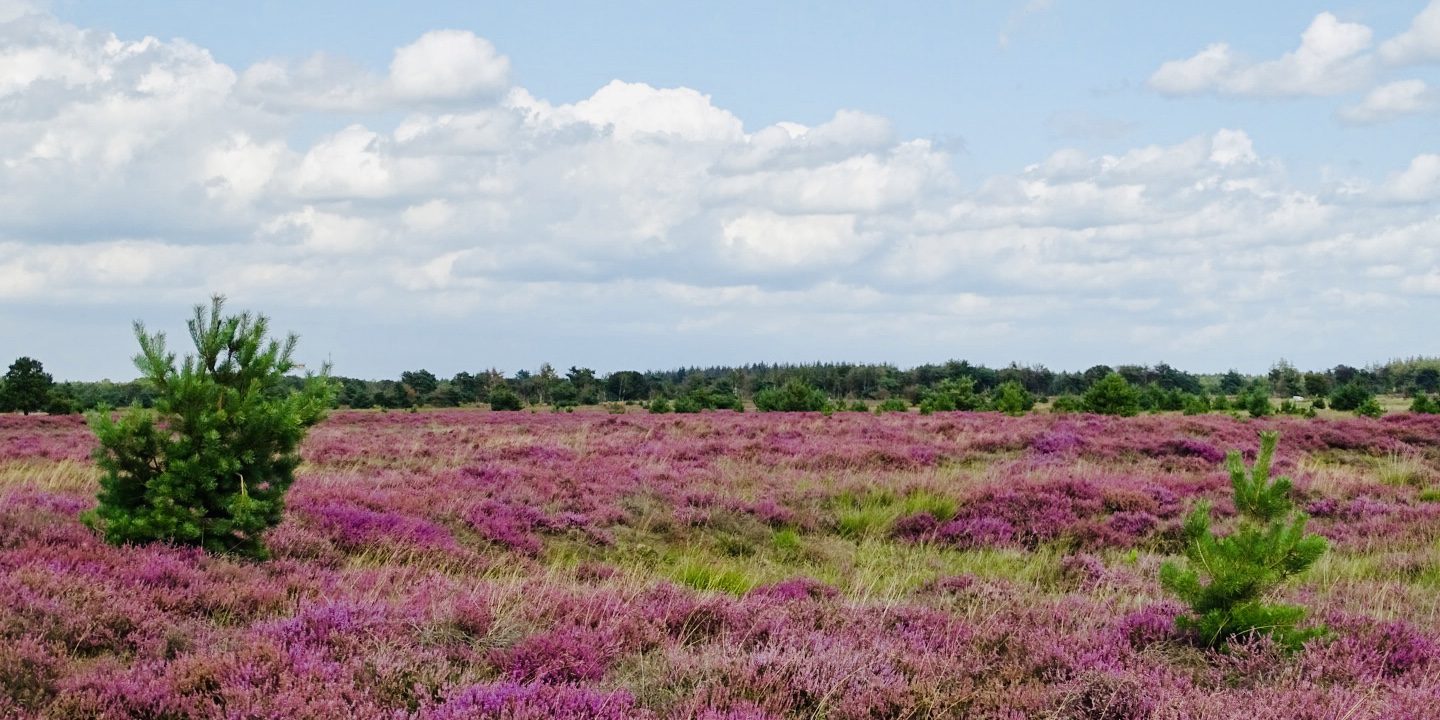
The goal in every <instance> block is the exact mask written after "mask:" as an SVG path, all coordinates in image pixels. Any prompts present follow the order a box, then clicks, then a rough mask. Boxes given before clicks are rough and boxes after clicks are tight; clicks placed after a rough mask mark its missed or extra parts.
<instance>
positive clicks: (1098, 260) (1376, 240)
mask: <svg viewBox="0 0 1440 720" xmlns="http://www.w3.org/2000/svg"><path fill="white" fill-rule="evenodd" d="M1434 7H1435V6H1433V5H1432V7H1431V9H1430V10H1427V11H1426V12H1427V13H1430V12H1431V11H1433V10H1434ZM1426 22H1427V23H1428V22H1429V21H1428V20H1427V21H1426ZM1416 27H1417V28H1421V29H1420V30H1414V29H1412V30H1411V31H1410V33H1411V34H1416V35H1415V36H1416V37H1421V36H1422V35H1423V36H1424V37H1429V35H1428V34H1426V33H1429V32H1430V30H1428V29H1426V28H1429V27H1430V26H1429V25H1425V26H1424V28H1422V27H1421V20H1420V19H1417V21H1416ZM1406 37H1409V35H1405V36H1401V37H1400V38H1396V39H1393V40H1391V41H1387V42H1386V43H1384V44H1382V45H1381V46H1380V48H1381V49H1380V51H1379V52H1380V53H1381V55H1383V56H1384V57H1386V58H1404V59H1406V61H1407V62H1408V61H1410V59H1412V58H1416V57H1422V56H1424V55H1423V54H1424V52H1428V51H1427V50H1425V48H1428V47H1429V46H1428V45H1425V43H1424V42H1422V41H1421V40H1404V41H1403V42H1400V41H1401V40H1402V39H1403V38H1406ZM1395 43H1398V44H1395ZM1371 45H1372V42H1371V37H1370V32H1369V31H1368V29H1365V28H1363V27H1362V26H1357V25H1354V24H1350V23H1343V22H1340V21H1338V20H1336V19H1335V18H1334V17H1333V16H1329V15H1322V16H1321V17H1320V18H1317V19H1316V21H1315V22H1314V23H1312V25H1311V26H1310V28H1309V29H1307V30H1306V31H1305V34H1304V36H1303V38H1302V42H1301V45H1300V47H1299V48H1298V49H1297V50H1295V51H1294V52H1292V53H1289V54H1287V55H1285V56H1284V57H1282V58H1280V59H1278V60H1274V61H1262V62H1247V61H1244V60H1241V59H1238V58H1237V57H1236V56H1235V55H1234V54H1233V52H1232V51H1231V50H1229V49H1228V48H1227V47H1225V46H1223V45H1217V46H1212V47H1211V48H1210V49H1207V50H1205V51H1203V52H1202V53H1200V54H1199V55H1196V56H1195V57H1192V58H1190V59H1187V60H1183V61H1177V62H1176V63H1167V64H1166V65H1165V66H1164V67H1162V68H1161V69H1160V70H1159V71H1157V72H1156V74H1155V77H1154V78H1152V84H1153V85H1154V86H1156V87H1157V88H1158V89H1160V90H1162V91H1165V92H1173V93H1189V92H1226V93H1236V94H1263V93H1267V92H1283V93H1311V94H1324V93H1331V92H1338V91H1340V90H1342V89H1345V88H1353V87H1356V86H1357V84H1359V83H1361V81H1362V80H1363V79H1364V78H1365V77H1366V76H1367V73H1369V72H1371V66H1372V65H1373V63H1374V62H1375V60H1374V58H1373V51H1372V50H1370V48H1371ZM0 47H3V48H4V49H3V50H0V107H3V112H0V163H3V167H4V168H5V170H4V172H3V173H0V319H8V320H9V322H10V323H11V326H12V327H13V328H18V330H17V336H18V334H20V333H24V334H33V333H35V332H37V331H38V330H37V329H38V328H41V327H42V326H44V325H45V323H46V322H47V320H46V317H45V316H44V315H43V314H42V313H40V312H38V311H37V309H43V310H45V312H54V313H61V314H63V312H62V311H61V310H55V308H61V309H63V308H66V307H71V308H77V307H78V308H84V307H93V306H94V305H95V304H97V303H105V304H109V305H113V306H117V307H124V308H139V307H146V308H148V307H161V306H164V307H179V308H183V307H185V306H188V305H189V304H191V303H193V302H196V301H197V300H198V299H202V298H204V297H205V296H206V294H208V293H209V292H211V291H215V290H220V291H224V292H227V293H229V294H230V295H231V296H232V297H234V298H235V300H236V301H237V302H238V303H241V304H244V305H247V306H255V307H260V308H262V309H264V310H266V311H267V312H270V313H272V314H278V315H283V314H285V313H288V314H289V315H290V316H291V317H294V318H297V319H299V324H301V325H304V324H305V322H307V321H306V320H305V318H307V317H313V318H316V319H315V320H313V321H310V322H311V323H312V324H320V323H322V322H324V323H331V322H338V323H346V325H345V327H346V328H350V330H348V331H347V330H337V331H336V333H335V337H336V338H341V337H344V336H345V334H346V332H349V333H351V335H350V338H351V341H352V345H349V346H347V345H344V344H341V343H340V342H339V341H338V340H336V341H335V342H334V343H332V344H331V345H327V348H328V349H330V350H331V351H333V352H336V353H337V354H339V355H340V357H337V358H336V360H337V363H339V364H340V370H341V371H342V372H348V373H351V374H360V375H366V374H370V375H379V374H384V373H388V372H391V371H392V370H394V369H396V368H394V367H392V366H393V365H395V364H397V363H404V362H410V361H411V358H412V356H411V355H405V354H404V353H405V352H406V351H410V352H413V353H415V354H422V353H423V354H428V356H429V357H431V358H432V359H431V360H429V361H424V360H421V362H424V363H426V364H430V365H432V366H434V367H436V368H437V369H439V370H441V371H444V370H445V366H446V365H449V366H451V371H453V370H458V369H463V368H472V367H478V366H480V365H482V364H489V363H497V362H498V363H504V362H505V360H504V359H503V358H504V357H510V358H519V360H517V362H533V363H536V364H538V362H539V361H541V360H544V359H552V358H553V359H554V360H555V361H557V362H567V363H568V362H571V361H573V362H578V363H581V364H586V363H588V364H592V365H595V366H598V367H602V368H605V367H610V368H613V367H616V366H621V365H636V366H640V367H651V366H664V365H672V364H679V363H681V362H707V361H712V360H713V361H715V362H722V361H725V362H728V361H738V360H742V359H756V360H814V359H840V358H853V359H873V360H890V361H896V362H902V363H906V362H918V361H925V360H938V359H943V358H948V357H959V356H968V357H972V358H975V359H979V360H982V361H991V362H995V361H1000V362H1003V361H1005V360H1008V359H1019V360H1022V361H1045V362H1049V363H1051V364H1052V365H1059V366H1064V367H1083V366H1085V365H1088V364H1090V363H1093V362H1101V361H1106V362H1126V361H1155V360H1160V359H1168V360H1171V361H1172V362H1180V363H1182V364H1189V365H1192V366H1199V367H1216V368H1221V369H1223V368H1224V367H1228V366H1231V365H1241V366H1245V365H1247V364H1249V365H1251V366H1255V365H1259V364H1261V363H1268V362H1269V361H1271V360H1273V359H1274V358H1276V357H1279V356H1281V355H1287V356H1289V357H1291V358H1292V359H1296V358H1299V359H1302V360H1303V359H1304V358H1305V357H1307V354H1308V356H1313V357H1315V358H1320V359H1322V361H1328V362H1338V361H1340V360H1341V359H1342V358H1341V357H1339V355H1341V354H1344V357H1343V359H1346V360H1350V361H1355V360H1361V361H1363V360H1368V359H1378V358H1381V357H1382V356H1383V355H1384V353H1385V352H1387V351H1389V350H1390V349H1391V348H1395V347H1401V346H1403V343H1404V342H1405V341H1407V340H1408V338H1407V337H1404V333H1403V332H1401V331H1399V330H1398V329H1397V328H1400V327H1402V326H1404V324H1405V322H1406V319H1407V318H1408V319H1413V320H1419V319H1421V318H1424V317H1428V315H1429V314H1430V313H1428V312H1427V311H1426V308H1427V307H1433V303H1434V302H1436V297H1435V296H1436V295H1437V294H1440V282H1437V281H1436V278H1437V277H1440V246H1437V244H1436V243H1435V242H1434V241H1433V238H1435V237H1437V236H1440V234H1437V231H1440V216H1437V215H1436V213H1435V211H1434V209H1433V207H1430V206H1428V205H1427V204H1426V203H1427V202H1430V201H1433V200H1434V199H1436V198H1437V197H1440V163H1437V161H1436V157H1435V156H1434V155H1427V154H1421V155H1417V156H1416V157H1415V158H1414V161H1413V162H1412V163H1411V164H1410V165H1409V166H1408V167H1405V168H1396V169H1395V172H1394V174H1393V175H1392V177H1390V178H1389V179H1388V180H1387V181H1385V182H1384V183H1380V184H1376V185H1375V186H1373V187H1371V186H1365V185H1363V184H1361V185H1356V184H1348V185H1345V186H1344V187H1343V188H1341V187H1336V188H1331V189H1327V188H1328V187H1329V186H1325V185H1324V184H1323V183H1315V182H1306V181H1305V180H1306V179H1304V178H1302V179H1299V180H1298V181H1297V180H1296V179H1294V178H1292V177H1290V174H1289V172H1288V170H1287V168H1286V167H1285V165H1284V163H1282V162H1281V161H1280V160H1279V159H1277V158H1274V157H1270V156H1267V155H1266V153H1265V151H1264V148H1263V146H1261V145H1260V144H1258V143H1257V142H1256V141H1255V140H1254V139H1252V138H1251V137H1250V135H1249V134H1248V133H1247V132H1245V130H1243V129H1240V128H1217V129H1215V130H1213V131H1211V132H1206V133H1202V134H1199V135H1196V136H1193V137H1189V138H1176V139H1175V140H1174V141H1173V142H1171V143H1168V144H1160V145H1152V146H1144V147H1136V148H1133V149H1131V150H1128V151H1126V152H1120V153H1115V154H1088V153H1085V152H1081V151H1079V150H1063V151H1060V152H1056V153H1054V154H1053V155H1051V156H1050V157H1047V158H1043V159H1039V160H1038V161H1037V162H1035V163H1033V164H1031V165H1028V166H1025V167H1022V168H1017V170H1016V171H1015V172H1013V173H1009V174H1003V175H998V176H994V177H990V178H988V179H985V180H984V181H983V182H980V183H978V184H976V183H969V184H966V183H962V182H961V181H960V180H959V179H958V178H957V176H956V173H955V169H954V168H955V163H956V162H957V159H956V158H953V157H950V156H949V155H947V154H946V153H945V152H943V151H942V150H941V149H940V148H937V147H936V146H935V145H933V144H932V143H931V142H929V141H927V140H923V139H912V138H905V137H901V136H898V135H897V133H896V132H895V130H894V128H893V126H892V124H891V123H890V122H889V121H888V120H887V119H886V118H884V117H879V116H876V115H872V114H866V113H861V112H855V111H849V110H843V109H841V110H837V111H836V112H835V114H834V115H833V117H831V118H830V119H829V120H828V121H826V122H824V123H820V124H817V125H812V126H806V125H801V124H797V123H789V122H784V123H778V124H775V125H771V126H767V127H749V126H747V125H746V123H745V121H744V119H743V118H740V117H737V116H736V115H735V114H733V113H732V112H729V111H727V110H726V109H724V108H721V107H717V106H716V105H715V104H714V102H712V100H711V98H710V97H709V96H707V95H706V94H704V93H703V92H702V91H700V90H696V89H691V88H686V87H674V88H656V87H651V86H649V85H646V84H643V83H633V82H625V81H623V80H615V81H613V82H610V83H609V84H606V85H605V86H603V87H600V88H598V89H596V90H595V92H594V93H593V94H592V95H590V96H589V97H587V98H584V99H582V100H580V101H578V102H574V103H570V104H557V103H552V102H549V101H547V100H545V99H543V98H538V97H535V96H534V95H532V94H531V93H530V92H529V91H527V90H526V89H525V88H523V87H519V86H516V85H514V84H513V83H512V82H511V80H510V77H511V68H510V62H509V60H508V59H507V58H506V57H505V56H504V55H503V54H502V53H501V51H500V50H498V49H497V48H495V47H494V46H493V45H492V44H491V43H489V42H488V41H486V40H485V39H484V38H481V37H479V36H477V35H475V34H473V33H471V32H468V31H463V30H437V31H434V32H429V33H426V34H424V35H422V36H421V37H419V38H417V39H416V40H415V41H414V42H413V43H411V44H408V45H405V46H403V47H400V48H397V49H396V50H395V51H394V55H393V59H392V61H391V62H390V64H389V66H388V68H387V69H386V71H384V72H378V71H374V70H371V69H367V68H364V67H361V66H359V65H357V64H355V63H352V62H349V61H347V60H345V59H343V58H335V57H327V56H320V55H316V56H312V57H310V58H305V59H299V60H285V59H278V60H271V61H265V62H261V63H258V64H256V65H253V66H251V67H248V68H231V67H228V66H226V65H224V64H222V63H219V62H217V61H216V60H215V59H214V58H213V57H212V56H211V55H210V54H209V53H208V52H207V51H206V50H205V49H204V48H202V47H198V46H195V45H193V44H190V43H187V42H184V41H169V42H166V41H159V40H156V39H154V38H143V39H139V40H127V39H122V38H117V37H115V36H113V35H111V34H109V33H105V32H102V31H97V30H90V29H83V28H77V27H74V26H71V25H68V24H66V23H64V22H62V21H60V20H58V19H56V18H54V17H52V16H50V15H47V14H43V13H37V12H28V13H17V14H16V16H15V17H13V18H11V19H9V20H5V21H3V22H0ZM1426 57H1428V56H1426ZM1389 61H1392V60H1387V62H1389ZM1394 61H1396V62H1398V60H1394ZM1427 93H1429V90H1428V88H1424V87H1423V86H1422V87H1420V88H1418V89H1416V88H1414V87H1410V86H1404V87H1398V88H1388V89H1386V88H1379V89H1377V90H1376V91H1375V92H1374V93H1372V94H1371V95H1372V96H1374V97H1373V98H1372V97H1368V96H1367V97H1366V98H1365V99H1364V100H1363V101H1361V102H1360V103H1359V104H1358V105H1357V106H1356V109H1355V110H1354V111H1353V117H1352V119H1353V121H1355V122H1371V121H1374V120H1375V119H1377V118H1380V117H1382V116H1384V115H1385V114H1386V113H1396V112H1408V111H1410V110H1409V108H1412V107H1414V106H1416V105H1417V104H1419V103H1422V98H1428V94H1427ZM1423 102H1429V100H1423ZM395 118H399V119H398V121H397V120H396V119H395ZM301 122H305V123H309V124H310V125H311V126H314V125H315V124H316V123H319V124H321V126H324V127H328V128H329V129H328V130H327V131H325V132H323V133H321V134H319V136H318V137H314V139H313V140H307V141H304V142H299V141H296V140H295V139H294V134H293V132H292V131H293V129H294V128H295V127H296V126H297V124H299V123H301ZM1377 307H1383V308H1385V309H1386V312H1387V313H1389V316H1390V317H1392V318H1394V321H1393V322H1387V323H1383V324H1377V323H1376V322H1375V321H1374V317H1373V313H1374V312H1375V308H1377ZM282 311H283V312H282ZM131 314H132V315H133V314H134V313H131ZM319 318H325V320H323V321H322V320H320V319H319ZM376 323H379V324H385V323H389V324H392V325H394V324H401V325H405V326H406V327H408V328H409V329H410V332H411V334H410V335H407V336H406V338H407V340H406V341H405V342H402V343H393V342H392V343H386V344H385V346H384V347H379V348H377V347H375V346H374V344H373V343H374V341H373V339H366V338H368V336H365V335H364V334H363V332H362V331H361V330H360V329H361V328H364V327H366V326H367V324H370V325H373V324H376ZM291 324H296V323H291ZM1262 326H1263V327H1264V328H1265V329H1263V330H1261V329H1260V328H1261V327H1262ZM456 328H467V329H468V330H467V332H469V333H471V334H474V335H475V336H477V337H480V338H482V339H483V341H482V340H469V341H462V340H456V339H454V334H455V333H456V332H457V331H456ZM319 334H320V335H321V336H322V337H330V336H328V335H326V334H325V331H323V330H322V331H319ZM58 338H59V335H58V334H57V335H55V336H53V337H52V339H51V340H50V341H49V342H51V343H52V345H53V346H54V347H56V348H60V347H64V345H63V341H62V340H60V339H58ZM617 341H619V342H617ZM1366 341H1368V342H1370V343H1371V344H1372V347H1374V348H1376V350H1375V352H1371V353H1368V354H1366V355H1365V356H1364V357H1360V358H1353V357H1352V356H1351V353H1353V352H1354V350H1355V348H1356V347H1357V342H1358V343H1363V342H1366ZM77 342H78V341H77ZM397 345H399V346H405V347H403V348H397V347H395V346H397ZM564 347H568V348H571V350H570V352H571V356H570V357H571V358H573V360H571V359H562V358H558V357H553V356H551V357H537V355H539V354H542V353H547V352H548V353H553V352H554V351H555V350H554V349H555V348H564ZM486 352H489V353H491V355H489V356H486V355H485V354H484V353H486ZM127 353H128V349H125V348H120V349H117V350H116V352H115V353H114V354H115V355H117V357H120V358H123V357H124V356H125V354H127ZM446 353H449V355H447V354H446ZM527 353H528V354H527ZM687 353H688V354H687ZM456 354H463V355H464V356H465V357H463V358H461V357H455V356H454V355H456ZM497 356H499V357H500V358H501V359H498V360H497V359H495V358H496V357H497ZM60 362H61V366H60V369H61V374H62V375H64V374H65V373H66V372H69V373H70V374H72V375H78V376H83V375H86V374H87V373H89V374H92V375H98V374H114V373H116V372H117V371H115V370H114V369H113V368H114V367H115V364H114V363H112V364H109V365H106V364H103V363H99V362H98V361H97V362H96V363H93V364H87V361H84V360H77V359H66V360H61V361H60ZM67 362H68V363H70V364H69V365H65V363H67ZM347 362H348V363H349V366H348V367H347V366H346V363H347ZM120 372H122V373H123V371H120Z"/></svg>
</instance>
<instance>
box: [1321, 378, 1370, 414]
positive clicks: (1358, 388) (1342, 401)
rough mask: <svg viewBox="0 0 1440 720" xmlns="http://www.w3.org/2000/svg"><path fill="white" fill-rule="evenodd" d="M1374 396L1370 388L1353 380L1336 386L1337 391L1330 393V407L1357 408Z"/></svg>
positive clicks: (1340, 408) (1336, 408)
mask: <svg viewBox="0 0 1440 720" xmlns="http://www.w3.org/2000/svg"><path fill="white" fill-rule="evenodd" d="M1374 397H1375V395H1374V394H1373V393H1371V392H1370V389H1369V388H1367V387H1365V386H1364V385H1361V384H1360V383H1358V382H1353V381H1352V382H1348V383H1346V384H1344V385H1341V386H1340V387H1338V388H1335V392H1333V393H1331V394H1330V407H1331V408H1334V409H1335V410H1347V411H1348V410H1356V409H1358V408H1359V407H1360V406H1361V405H1364V404H1365V401H1366V400H1372V399H1374Z"/></svg>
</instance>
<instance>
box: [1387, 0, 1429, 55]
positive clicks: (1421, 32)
mask: <svg viewBox="0 0 1440 720" xmlns="http://www.w3.org/2000/svg"><path fill="white" fill-rule="evenodd" d="M1380 57H1381V58H1382V59H1384V60H1385V61H1386V62H1388V63H1392V64H1396V65H1407V64H1413V63H1422V62H1435V61H1437V60H1440V0H1431V1H1430V4H1429V5H1427V6H1425V9H1424V10H1421V11H1420V14H1419V15H1416V16H1415V19H1414V20H1413V21H1411V23H1410V27H1409V28H1408V29H1406V30H1405V32H1402V33H1400V34H1399V35H1396V36H1395V37H1393V38H1390V39H1389V40H1386V41H1385V42H1383V43H1381V44H1380Z"/></svg>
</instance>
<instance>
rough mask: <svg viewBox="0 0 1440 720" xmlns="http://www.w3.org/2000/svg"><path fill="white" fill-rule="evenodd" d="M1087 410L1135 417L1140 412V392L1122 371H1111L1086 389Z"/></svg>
mask: <svg viewBox="0 0 1440 720" xmlns="http://www.w3.org/2000/svg"><path fill="white" fill-rule="evenodd" d="M1084 408H1085V412H1092V413H1095V414H1097V415H1120V416H1122V417H1133V416H1135V415H1139V414H1140V393H1139V391H1137V390H1136V389H1135V388H1134V387H1133V386H1131V385H1130V383H1129V382H1127V381H1126V380H1125V377H1124V376H1122V375H1121V374H1120V373H1113V372H1112V373H1110V374H1109V375H1106V376H1105V377H1103V378H1101V379H1099V380H1097V381H1095V384H1094V385H1091V386H1090V389H1089V390H1086V391H1085V398H1084Z"/></svg>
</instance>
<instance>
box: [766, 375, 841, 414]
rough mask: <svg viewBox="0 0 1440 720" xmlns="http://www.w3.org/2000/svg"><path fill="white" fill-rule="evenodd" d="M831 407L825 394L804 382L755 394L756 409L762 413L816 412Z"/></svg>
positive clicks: (794, 382)
mask: <svg viewBox="0 0 1440 720" xmlns="http://www.w3.org/2000/svg"><path fill="white" fill-rule="evenodd" d="M829 406H830V401H829V399H828V398H826V397H825V393H824V392H822V391H821V390H819V389H817V388H815V387H813V386H811V385H810V384H809V383H807V382H805V381H803V380H791V381H790V382H787V383H785V384H784V385H783V386H781V387H778V388H766V389H764V390H761V391H760V392H757V393H755V407H756V408H757V409H759V410H760V411H762V412H777V411H779V412H815V411H818V410H824V409H825V408H827V407H829Z"/></svg>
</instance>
